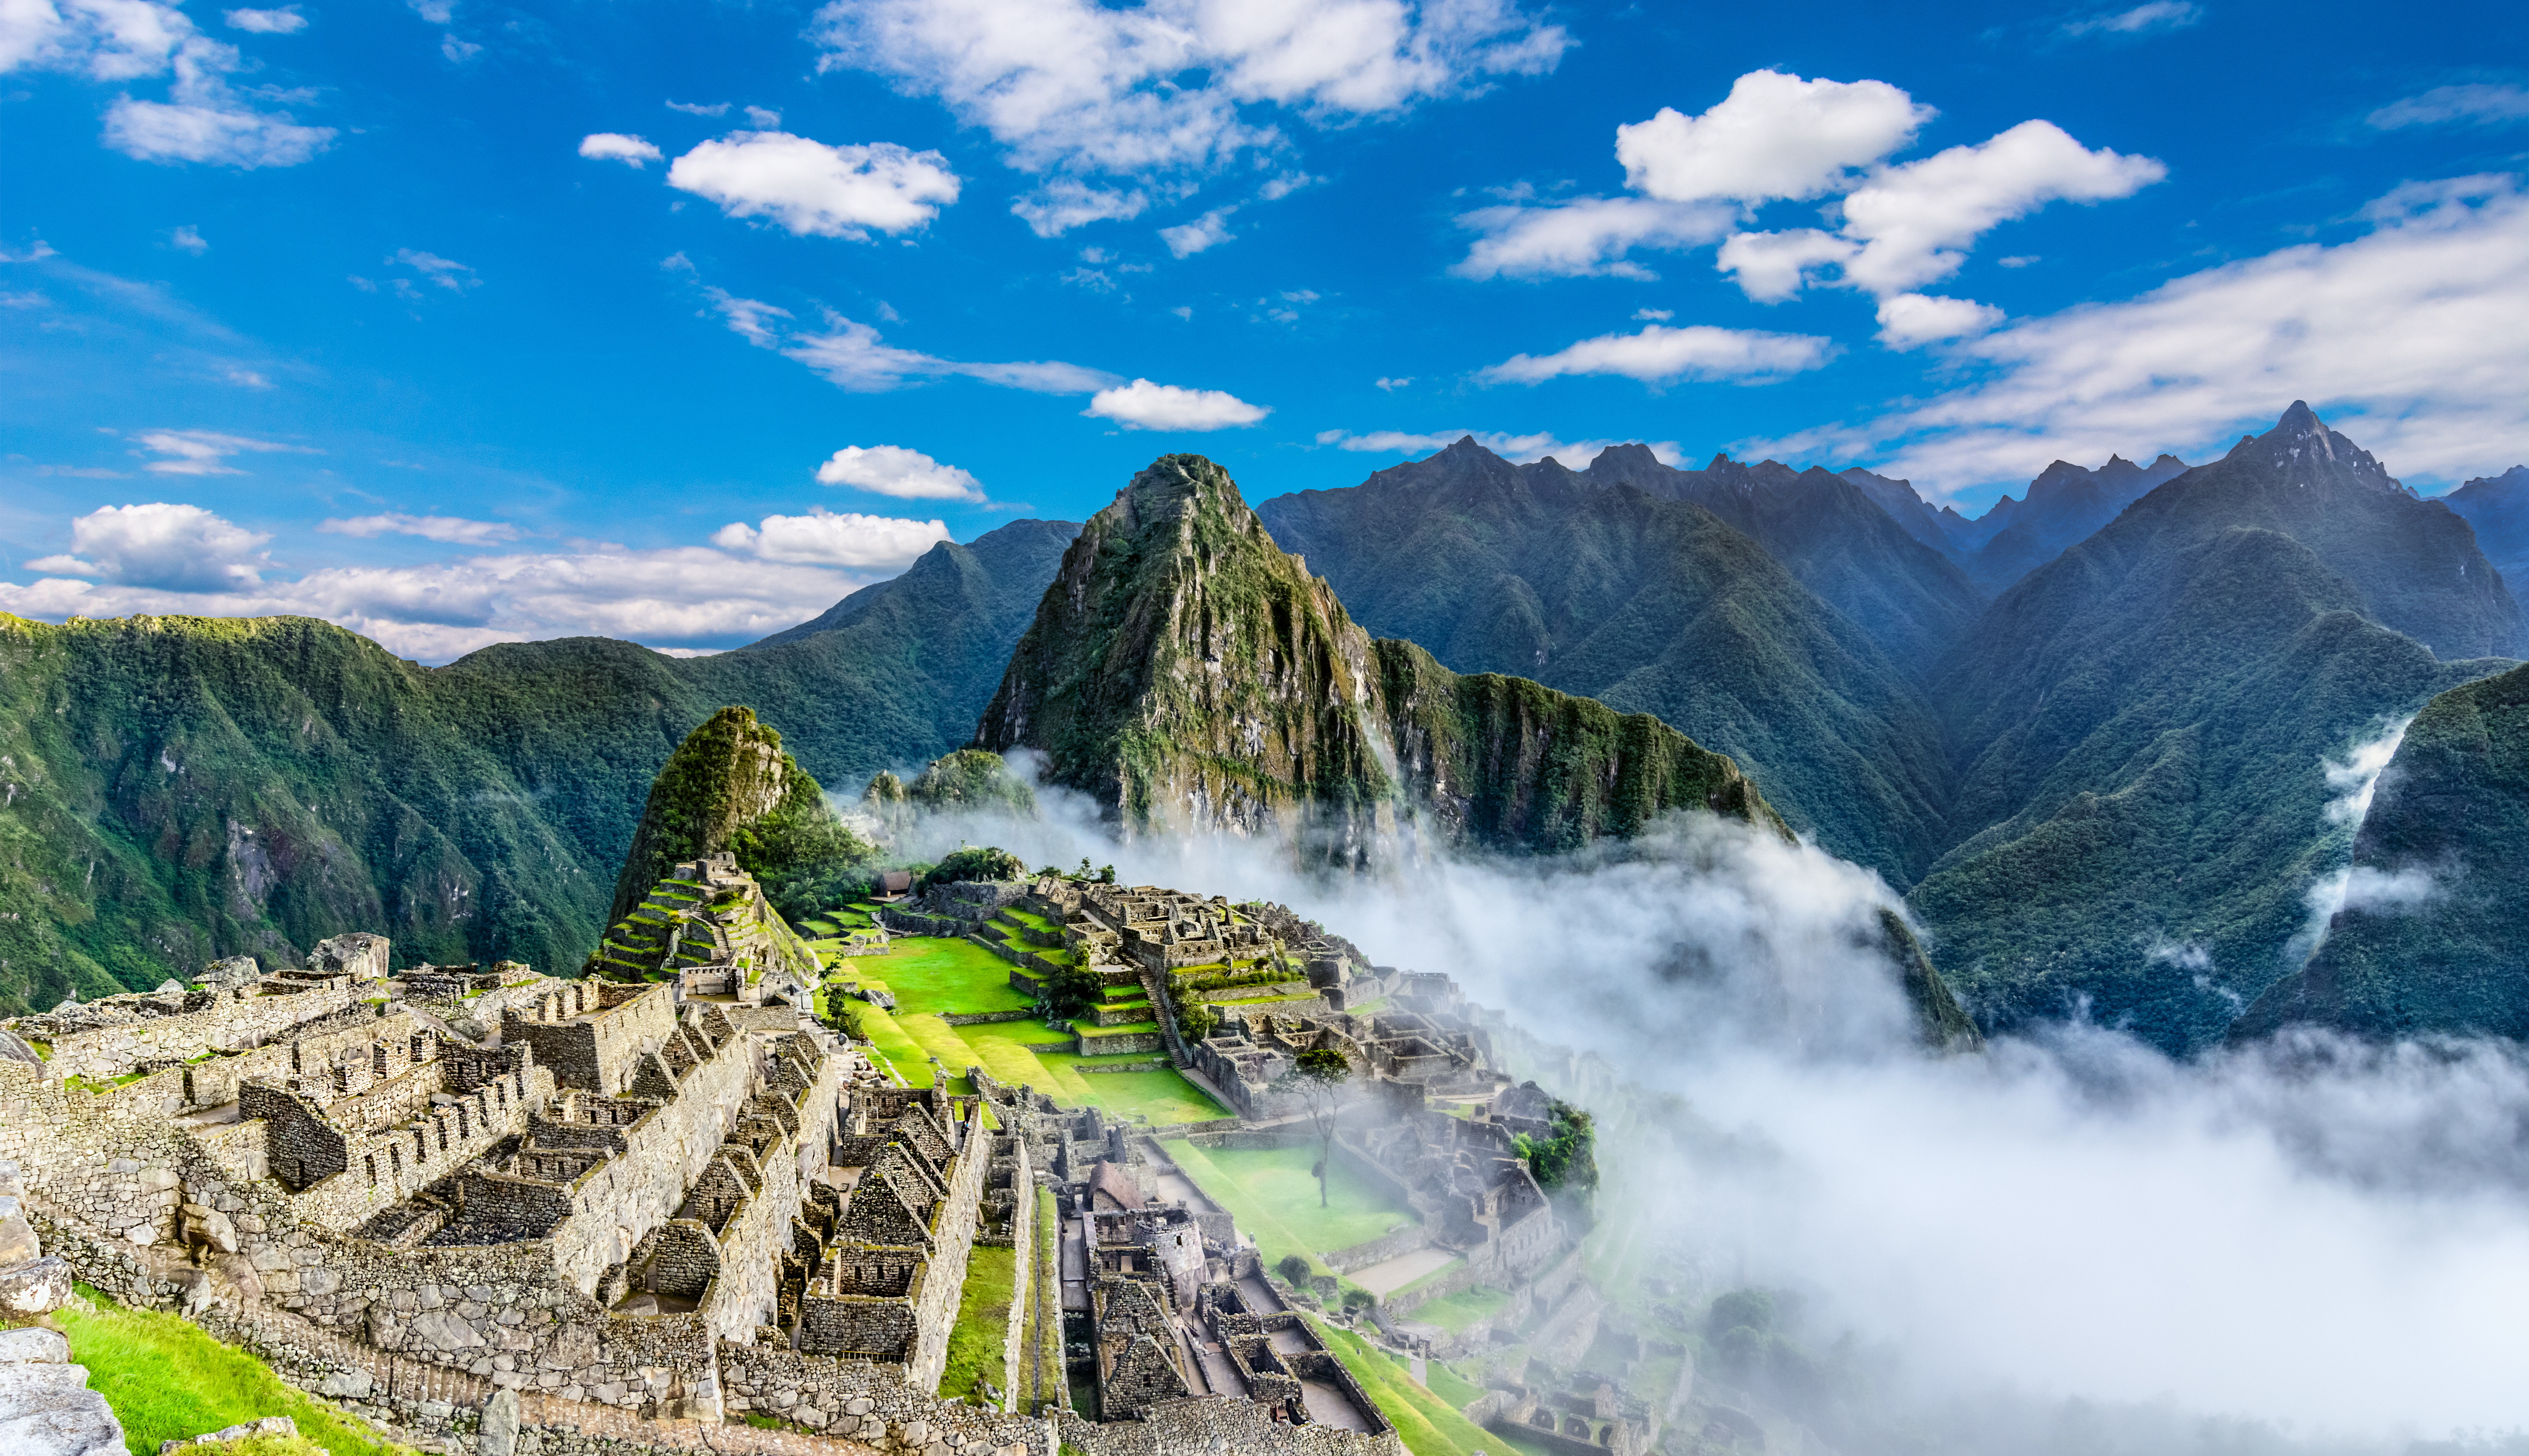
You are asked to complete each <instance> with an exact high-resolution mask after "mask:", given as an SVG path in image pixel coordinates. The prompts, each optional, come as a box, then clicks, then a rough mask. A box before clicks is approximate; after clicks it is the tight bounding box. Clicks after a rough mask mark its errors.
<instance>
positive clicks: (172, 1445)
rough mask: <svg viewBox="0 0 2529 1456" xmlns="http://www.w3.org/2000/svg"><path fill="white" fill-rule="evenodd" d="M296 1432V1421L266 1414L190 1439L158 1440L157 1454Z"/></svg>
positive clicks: (167, 1455) (162, 1454) (289, 1434)
mask: <svg viewBox="0 0 2529 1456" xmlns="http://www.w3.org/2000/svg"><path fill="white" fill-rule="evenodd" d="M296 1434H298V1423H297V1422H296V1421H293V1420H291V1419H290V1418H289V1417H288V1416H266V1417H264V1418H263V1419H262V1420H260V1421H241V1422H239V1423H238V1424H237V1425H235V1426H224V1427H221V1428H220V1429H217V1430H212V1431H205V1432H203V1433H202V1434H200V1435H197V1436H194V1437H193V1438H192V1439H190V1440H184V1439H178V1440H172V1441H160V1442H159V1443H158V1456H169V1453H170V1452H174V1451H182V1450H185V1449H186V1448H188V1447H191V1446H219V1445H226V1444H227V1443H228V1442H230V1441H242V1440H244V1439H245V1438H246V1437H248V1436H254V1435H288V1436H296Z"/></svg>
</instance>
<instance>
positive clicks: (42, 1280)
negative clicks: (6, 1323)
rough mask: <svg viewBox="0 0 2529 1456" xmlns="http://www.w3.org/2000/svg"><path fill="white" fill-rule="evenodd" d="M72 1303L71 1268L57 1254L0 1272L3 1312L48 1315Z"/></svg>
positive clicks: (1, 1307)
mask: <svg viewBox="0 0 2529 1456" xmlns="http://www.w3.org/2000/svg"><path fill="white" fill-rule="evenodd" d="M70 1302H71V1267H70V1266H69V1265H67V1264H65V1263H63V1262H62V1260H61V1259H60V1258H59V1257H58V1256H56V1255H50V1254H48V1255H46V1256H44V1257H43V1258H41V1259H38V1260H34V1261H32V1262H31V1263H27V1264H22V1265H19V1266H17V1267H15V1268H8V1269H0V1310H5V1311H7V1312H8V1313H9V1314H12V1315H45V1314H50V1313H51V1312H53V1311H54V1310H58V1309H60V1308H61V1307H62V1306H64V1305H66V1304H69V1303H70Z"/></svg>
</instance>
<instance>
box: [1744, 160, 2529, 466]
mask: <svg viewBox="0 0 2529 1456" xmlns="http://www.w3.org/2000/svg"><path fill="white" fill-rule="evenodd" d="M2366 216H2367V220H2368V222H2369V223H2370V231H2369V232H2367V233H2365V234H2363V235H2362V236H2360V237H2357V238H2355V239H2353V240H2351V241H2349V242H2346V243H2337V244H2333V245H2326V244H2319V243H2305V244H2302V245H2299V246H2295V247H2287V248H2284V249H2281V250H2279V251H2276V252H2272V253H2268V254H2266V255H2264V256H2262V257H2255V258H2248V259H2243V260H2240V261H2238V262H2233V263H2226V264H2224V265H2222V266H2220V267H2216V268H2208V269H2206V270H2204V271H2202V272H2199V273H2194V274H2190V275H2188V276H2186V277H2183V278H2179V279H2176V280H2173V281H2172V282H2170V283H2167V284H2164V285H2162V286H2161V287H2159V288H2157V289H2154V290H2152V291H2151V292H2149V293H2147V294H2144V295H2142V296H2140V297H2135V298H2130V299H2126V300H2124V301H2119V302H2109V303H2097V304H2087V305H2083V306H2081V307H2076V308H2071V309H2067V310H2065V311H2063V312H2061V313H2056V314H2051V315H2047V316H2044V317H2039V318H2032V319H2027V320H2024V321H2021V322H2019V323H2016V324H2013V325H2012V326H2010V327H2008V328H2003V329H1997V330H1996V331H1994V332H1992V333H1990V334H1987V335H1985V336H1984V337H1982V338H1980V339H1976V340H1973V341H1971V342H1968V343H1965V344H1962V345H1959V346H1957V358H1958V360H1959V362H1960V363H1961V364H1962V365H1963V366H1964V367H1966V368H1967V369H1968V370H1969V371H1970V372H1971V374H1972V376H1973V377H1972V378H1971V379H1970V380H1969V381H1968V382H1966V383H1964V384H1962V385H1960V386H1959V387H1957V388H1955V389H1952V390H1949V391H1947V392H1945V393H1943V394H1940V395H1937V396H1934V397H1933V398H1931V399H1929V400H1926V401H1923V402H1921V403H1920V404H1912V405H1910V406H1909V407H1906V408H1902V409H1898V410H1894V411H1891V412H1890V413H1888V414H1887V415H1885V416H1883V417H1881V418H1880V419H1878V420H1877V421H1876V422H1874V423H1872V424H1869V425H1866V426H1862V427H1859V428H1855V429H1835V430H1826V431H1819V432H1816V433H1813V434H1811V435H1808V436H1805V437H1795V438H1793V439H1789V440H1782V441H1773V442H1766V443H1764V445H1763V447H1762V448H1765V449H1769V450H1774V451H1777V452H1790V453H1810V454H1822V455H1826V456H1828V457H1830V458H1846V459H1856V458H1864V457H1868V458H1872V459H1873V460H1874V461H1876V463H1874V464H1873V466H1872V468H1874V469H1880V470H1884V471H1885V472H1887V473H1890V474H1895V475H1905V476H1910V477H1911V478H1912V479H1913V481H1914V483H1915V484H1916V485H1917V486H1918V487H1925V488H1929V489H1932V490H1936V491H1942V492H1952V491H1956V490H1960V489H1964V488H1966V487H1970V486H1976V485H1985V484H1991V483H1994V482H1997V481H2009V482H2018V481H2025V480H2027V479H2028V478H2029V477H2030V476H2031V475H2033V474H2035V473H2036V472H2037V471H2038V470H2040V469H2042V468H2044V466H2045V465H2046V462H2047V461H2049V460H2052V459H2057V458H2063V459H2094V458H2101V457H2104V456H2106V455H2108V454H2109V453H2110V452H2112V451H2119V450H2121V451H2124V452H2125V453H2126V454H2127V455H2131V454H2133V453H2134V452H2135V451H2137V450H2138V449H2169V450H2175V451H2177V452H2179V454H2181V455H2184V456H2187V457H2188V458H2197V456H2198V453H2199V452H2210V453H2216V454H2218V453H2219V452H2220V451H2221V450H2222V449H2223V448H2224V447H2225V446H2227V445H2228V443H2229V442H2230V441H2231V440H2232V439H2233V438H2235V437H2236V436H2237V435H2238V434H2239V433H2240V432H2241V431H2242V430H2246V429H2261V428H2264V427H2265V425H2267V424H2269V423H2271V422H2272V421H2273V419H2274V418H2275V416H2276V415H2278V414H2280V413H2281V412H2282V410H2283V407H2284V405H2286V404H2289V403H2290V402H2291V401H2292V400H2295V399H2306V400H2308V401H2309V402H2310V403H2311V404H2313V405H2315V406H2317V407H2319V408H2320V409H2322V410H2324V411H2327V413H2328V416H2329V418H2330V421H2331V422H2332V423H2333V424H2334V425H2335V427H2336V428H2338V429H2340V430H2342V431H2344V432H2345V433H2347V434H2350V435H2352V436H2353V437H2354V438H2355V439H2357V440H2359V441H2360V442H2361V443H2362V444H2363V446H2364V447H2365V448H2367V449H2369V450H2371V451H2372V452H2373V453H2374V454H2377V455H2379V456H2380V457H2381V458H2383V459H2384V460H2386V461H2387V463H2388V465H2389V468H2390V469H2391V470H2393V471H2395V472H2397V473H2398V474H2400V475H2405V476H2407V477H2408V478H2410V479H2411V478H2414V477H2416V476H2421V477H2423V478H2426V479H2435V480H2450V481H2454V480H2459V479H2463V478H2465V477H2467V476H2469V475H2481V474H2489V473H2492V472H2493V471H2495V470H2497V469H2500V468H2501V467H2502V466H2504V465H2507V464H2509V463H2511V462H2513V461H2516V460H2519V459H2521V458H2529V392H2524V391H2523V390H2522V389H2521V388H2520V381H2521V380H2523V379H2529V196H2524V195H2523V194H2522V191H2521V189H2520V185H2519V183H2518V181H2517V179H2514V178H2510V177H2465V178H2456V179H2448V180H2444V181H2440V182H2433V183H2423V184H2409V185H2407V186H2404V187H2401V188H2399V189H2396V190H2395V191H2394V192H2391V193H2389V194H2388V195H2386V196H2384V197H2382V198H2380V199H2378V200H2377V201H2375V202H2374V203H2373V204H2371V206H2370V207H2369V208H2368V209H2366Z"/></svg>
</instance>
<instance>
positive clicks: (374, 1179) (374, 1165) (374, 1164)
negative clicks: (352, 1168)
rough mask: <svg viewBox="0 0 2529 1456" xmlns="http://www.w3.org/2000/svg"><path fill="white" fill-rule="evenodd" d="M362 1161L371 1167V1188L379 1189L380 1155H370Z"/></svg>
mask: <svg viewBox="0 0 2529 1456" xmlns="http://www.w3.org/2000/svg"><path fill="white" fill-rule="evenodd" d="M360 1161H362V1162H365V1163H367V1164H368V1165H369V1186H370V1187H371V1188H375V1187H377V1186H378V1155H376V1154H374V1153H372V1154H369V1155H368V1156H367V1157H365V1158H363V1159H360Z"/></svg>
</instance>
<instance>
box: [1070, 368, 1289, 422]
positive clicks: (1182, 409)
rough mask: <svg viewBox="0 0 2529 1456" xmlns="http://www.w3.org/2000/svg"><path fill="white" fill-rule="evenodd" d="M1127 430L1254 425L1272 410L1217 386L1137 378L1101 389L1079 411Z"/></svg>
mask: <svg viewBox="0 0 2529 1456" xmlns="http://www.w3.org/2000/svg"><path fill="white" fill-rule="evenodd" d="M1080 412H1081V413H1083V414H1085V415H1088V416H1090V417H1091V418H1094V419H1111V420H1113V421H1115V422H1116V423H1117V424H1119V425H1122V426H1123V427H1124V428H1126V429H1128V430H1226V429H1233V428H1236V427H1238V426H1240V425H1252V424H1254V423H1256V422H1257V421H1258V420H1261V419H1263V418H1264V416H1265V415H1266V414H1268V413H1270V412H1271V411H1270V410H1268V409H1266V408H1265V407H1264V406H1263V405H1261V404H1248V403H1247V402H1246V401H1245V400H1242V399H1240V398H1238V397H1237V396H1236V395H1232V394H1228V393H1225V392H1223V391H1221V390H1216V389H1180V388H1178V387H1177V386H1175V385H1173V384H1153V383H1152V382H1151V381H1149V380H1147V379H1136V380H1134V381H1133V382H1132V383H1131V384H1125V385H1118V386H1116V387H1114V388H1113V389H1103V390H1100V391H1099V392H1098V393H1097V394H1096V395H1095V396H1094V397H1092V398H1091V400H1090V401H1089V407H1088V408H1086V409H1084V410H1082V411H1080Z"/></svg>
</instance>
